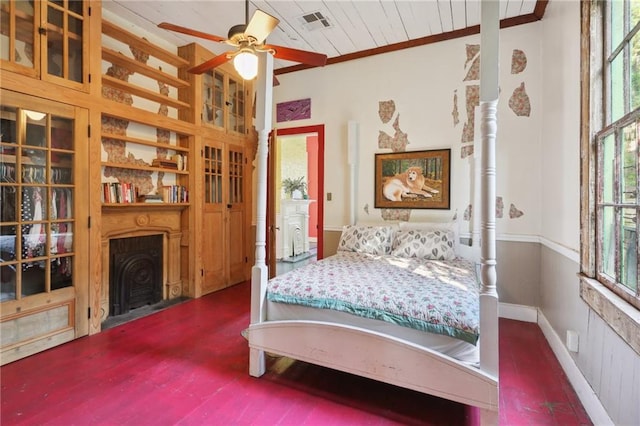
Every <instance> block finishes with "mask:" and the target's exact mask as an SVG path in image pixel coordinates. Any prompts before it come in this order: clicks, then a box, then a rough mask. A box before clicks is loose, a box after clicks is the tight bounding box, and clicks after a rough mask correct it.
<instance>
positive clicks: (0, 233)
mask: <svg viewBox="0 0 640 426" xmlns="http://www.w3.org/2000/svg"><path fill="white" fill-rule="evenodd" d="M3 220H4V219H3ZM16 250H17V247H16V227H15V225H8V226H1V227H0V262H11V261H13V260H16ZM3 291H4V290H3Z"/></svg>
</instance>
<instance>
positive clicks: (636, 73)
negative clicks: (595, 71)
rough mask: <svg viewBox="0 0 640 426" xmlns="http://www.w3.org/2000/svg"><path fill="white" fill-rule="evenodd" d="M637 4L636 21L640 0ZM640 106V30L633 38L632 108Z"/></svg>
mask: <svg viewBox="0 0 640 426" xmlns="http://www.w3.org/2000/svg"><path fill="white" fill-rule="evenodd" d="M635 4H636V7H635V8H636V12H635V13H636V21H635V22H636V23H637V22H638V21H639V20H640V1H637V2H635ZM639 107H640V31H638V32H637V33H636V35H634V36H633V38H632V39H631V110H634V109H636V108H639Z"/></svg>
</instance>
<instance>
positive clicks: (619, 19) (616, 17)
mask: <svg viewBox="0 0 640 426" xmlns="http://www.w3.org/2000/svg"><path fill="white" fill-rule="evenodd" d="M624 3H625V2H624V1H621V0H613V1H609V2H608V4H609V5H610V6H611V7H610V8H609V13H610V20H609V24H610V25H611V31H610V34H611V45H610V46H609V52H612V51H614V50H615V49H616V47H618V45H619V44H620V42H621V41H622V39H623V38H624Z"/></svg>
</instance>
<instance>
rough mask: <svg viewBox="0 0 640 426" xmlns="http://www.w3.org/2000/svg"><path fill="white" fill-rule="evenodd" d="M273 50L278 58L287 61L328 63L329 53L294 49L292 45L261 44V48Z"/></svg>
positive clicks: (317, 64)
mask: <svg viewBox="0 0 640 426" xmlns="http://www.w3.org/2000/svg"><path fill="white" fill-rule="evenodd" d="M265 49H268V50H273V51H274V54H273V56H275V57H276V58H278V59H284V60H285V61H294V62H300V63H301V64H306V65H313V66H316V67H322V66H324V65H325V64H326V63H327V55H325V54H324V53H316V52H309V51H307V50H298V49H292V48H290V47H284V46H275V45H273V44H265V45H264V46H260V50H265Z"/></svg>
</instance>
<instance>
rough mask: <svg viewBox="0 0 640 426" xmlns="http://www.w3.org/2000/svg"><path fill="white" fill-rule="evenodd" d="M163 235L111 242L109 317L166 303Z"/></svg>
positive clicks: (113, 240)
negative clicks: (164, 294)
mask: <svg viewBox="0 0 640 426" xmlns="http://www.w3.org/2000/svg"><path fill="white" fill-rule="evenodd" d="M162 247H163V236H162V235H148V236H140V237H129V238H114V239H111V240H110V241H109V253H110V260H109V271H110V273H109V300H110V303H109V315H110V316H117V315H123V314H126V313H128V312H129V311H130V310H131V309H135V308H139V307H142V306H145V305H153V304H155V303H158V302H160V301H162V270H163V265H162V259H163V254H162Z"/></svg>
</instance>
